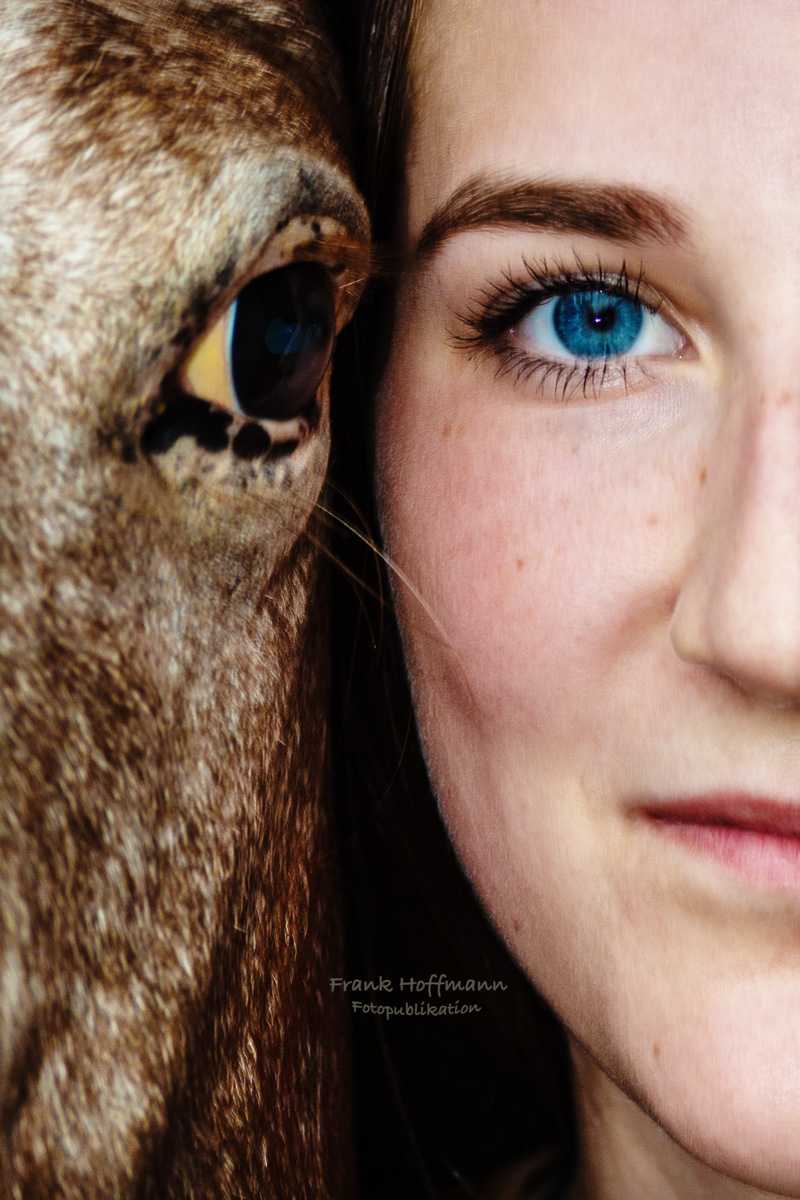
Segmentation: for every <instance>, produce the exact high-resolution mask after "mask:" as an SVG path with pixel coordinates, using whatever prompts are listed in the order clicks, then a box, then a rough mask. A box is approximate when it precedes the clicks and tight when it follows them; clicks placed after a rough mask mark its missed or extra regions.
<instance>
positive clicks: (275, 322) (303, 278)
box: [230, 263, 335, 421]
mask: <svg viewBox="0 0 800 1200" xmlns="http://www.w3.org/2000/svg"><path fill="white" fill-rule="evenodd" d="M334 328H335V311H334V304H333V294H332V291H331V285H330V281H329V279H328V275H327V273H326V272H325V270H324V269H323V268H322V267H320V266H319V265H318V264H317V263H294V264H292V265H291V266H288V267H281V268H279V269H278V270H277V271H269V272H267V274H265V275H259V277H258V278H257V279H254V280H252V282H251V283H249V284H248V285H247V287H245V288H243V289H242V291H241V292H240V293H239V295H238V297H237V299H236V311H235V314H234V317H233V328H232V331H231V343H230V363H231V375H232V378H233V388H234V391H235V393H236V399H237V401H238V403H239V407H240V408H241V409H242V411H243V412H244V413H246V414H247V415H248V416H250V417H260V418H267V419H271V420H275V421H286V420H289V419H290V418H291V417H295V416H297V415H298V414H299V413H300V412H302V410H303V409H304V408H305V406H306V405H307V404H308V402H309V400H311V398H312V396H313V395H314V394H315V392H316V390H317V388H318V387H319V385H320V383H321V382H322V378H323V376H324V374H325V371H326V370H327V367H328V362H329V361H330V356H331V350H332V348H333V334H334Z"/></svg>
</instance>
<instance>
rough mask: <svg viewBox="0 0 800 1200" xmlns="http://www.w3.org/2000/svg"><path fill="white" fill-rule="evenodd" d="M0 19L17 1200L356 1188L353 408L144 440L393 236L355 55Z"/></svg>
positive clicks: (2, 686) (120, 19) (144, 24)
mask: <svg viewBox="0 0 800 1200" xmlns="http://www.w3.org/2000/svg"><path fill="white" fill-rule="evenodd" d="M0 16H1V17H2V38H1V39H0V104H1V105H2V113H3V121H2V125H0V291H1V292H2V317H0V470H1V471H2V485H1V486H0V765H2V780H3V782H2V786H3V795H2V801H1V802H0V1112H1V1113H2V1131H3V1139H2V1142H1V1143H0V1195H2V1196H3V1197H5V1196H10V1197H14V1198H20V1197H26V1198H28V1197H31V1198H32V1197H87V1198H88V1197H100V1196H103V1197H117V1196H119V1197H122V1196H131V1197H133V1196H135V1197H138V1198H142V1200H143V1198H145V1197H156V1196H158V1197H170V1198H177V1197H187V1198H188V1197H200V1196H204V1197H205V1196H208V1197H219V1198H225V1197H231V1198H232V1197H234V1196H235V1197H251V1196H252V1197H256V1196H259V1197H277V1198H280V1200H283V1198H286V1200H290V1198H294V1197H298V1198H299V1197H314V1198H320V1200H322V1198H326V1197H331V1198H332V1200H333V1198H335V1197H345V1196H349V1195H350V1194H351V1191H350V1188H351V1180H350V1179H349V1169H350V1162H349V1150H348V1145H349V1141H348V1129H347V1113H348V1106H347V1102H346V1092H347V1055H346V1052H345V1041H344V1037H343V1027H342V1024H341V1013H340V1012H339V1011H337V1009H336V1008H335V1006H334V1005H333V1004H332V1003H331V1000H330V996H329V993H328V992H327V989H325V986H324V985H325V981H326V977H327V975H328V974H330V973H335V972H333V971H332V969H331V963H332V961H333V960H334V958H335V955H336V953H337V945H338V938H339V930H338V928H337V923H336V920H335V911H336V904H335V897H334V886H333V864H332V859H331V856H330V848H331V847H330V835H329V830H328V827H327V825H326V820H325V817H324V806H323V804H322V803H321V796H322V786H323V782H322V781H323V772H324V759H325V747H324V723H323V717H322V710H323V689H324V671H322V670H321V664H322V663H323V661H324V657H323V646H322V642H321V639H322V637H323V635H324V625H323V622H322V620H321V613H320V601H319V596H318V583H317V576H318V569H317V565H316V553H315V551H314V549H313V542H314V537H313V529H312V530H311V534H312V536H309V532H308V523H309V520H310V519H312V524H313V518H312V513H313V508H314V504H315V500H316V498H317V496H318V494H319V490H320V487H321V484H322V479H323V474H324V470H325V464H326V461H327V442H328V419H327V407H326V405H327V392H326V386H324V387H323V388H322V389H321V390H320V394H319V395H318V397H317V402H316V403H315V404H312V406H311V408H310V409H309V411H308V412H307V413H306V414H305V415H304V417H303V418H302V420H300V422H299V423H297V422H296V423H295V426H294V427H293V428H292V430H290V432H289V433H284V432H282V429H281V425H280V423H276V424H275V425H270V426H269V432H270V435H271V438H272V443H273V447H274V449H273V451H272V452H271V453H269V454H266V455H262V456H261V457H260V458H256V459H252V460H244V459H241V458H236V457H235V456H233V455H232V454H231V452H230V450H229V449H223V450H221V451H219V450H218V451H215V452H213V453H212V452H210V451H207V450H204V449H203V447H202V446H201V445H199V444H197V442H196V441H195V440H193V438H192V437H191V436H184V437H181V438H178V439H177V440H175V441H174V444H172V445H167V444H165V445H162V446H158V447H156V448H155V449H154V448H153V444H152V443H150V442H148V440H147V437H148V430H152V428H153V427H154V422H156V421H157V419H158V417H159V415H160V414H161V413H163V412H164V411H165V410H168V409H169V405H170V403H172V401H173V400H174V398H175V394H176V384H175V371H176V368H177V367H178V365H179V363H180V359H181V356H182V355H183V354H184V353H185V349H186V347H187V345H188V344H189V343H191V341H192V339H193V338H194V337H195V335H196V333H197V332H198V331H199V330H201V329H202V328H203V326H204V324H205V323H206V322H207V321H208V319H209V314H212V315H213V313H214V312H215V311H217V310H218V309H219V307H220V306H224V305H225V304H226V303H227V302H228V301H229V300H230V298H231V297H232V296H233V295H234V294H235V292H236V290H237V288H238V287H239V286H241V281H242V279H243V278H244V277H245V276H246V275H247V274H248V272H249V273H251V274H252V272H253V271H254V270H255V269H256V267H258V269H259V270H266V269H268V268H270V267H273V266H276V265H279V264H280V263H282V262H285V261H287V260H290V259H292V258H293V257H295V256H300V257H314V258H317V259H319V260H321V261H322V262H324V263H326V264H327V265H328V266H330V267H331V268H335V267H338V266H339V263H337V262H336V259H337V258H339V257H340V255H341V252H342V251H341V244H342V243H344V244H347V245H350V246H353V245H355V246H356V247H357V246H358V245H359V243H361V242H363V241H364V240H365V237H366V229H365V220H364V215H363V207H362V205H361V203H360V201H359V200H358V198H357V197H356V196H355V194H354V193H353V190H352V186H351V184H350V183H349V180H348V178H347V175H346V173H344V167H343V161H342V152H341V149H340V146H341V129H340V128H338V122H340V121H341V114H342V108H343V106H342V96H341V90H340V87H339V82H338V80H337V76H336V68H335V63H334V61H333V59H332V57H331V54H330V52H329V50H328V48H327V45H326V42H325V40H324V38H323V36H322V35H321V34H320V33H318V32H317V33H314V32H311V31H312V30H314V29H319V28H320V26H319V23H318V14H316V13H315V12H313V11H312V9H311V3H310V0H308V2H306V0H295V2H294V3H292V2H290V0H273V2H272V3H270V2H269V0H265V2H264V3H261V2H258V0H229V2H228V3H227V4H215V3H211V2H206V0H191V2H190V0H110V2H109V0H103V2H99V0H2V2H0ZM334 121H335V122H337V126H336V127H334V125H333V124H332V122H334ZM328 246H330V247H331V248H330V249H328ZM338 278H339V279H340V281H341V282H343V283H345V284H347V281H348V273H347V271H342V272H340V273H339V275H338ZM342 295H349V293H348V292H347V288H345V289H344V291H343V292H342ZM350 307H351V302H350V300H347V302H343V304H342V310H341V318H342V320H343V319H345V318H346V316H347V315H349V310H350ZM237 422H238V423H240V424H241V423H242V420H241V419H240V418H235V419H234V421H233V424H232V425H231V429H232V430H233V429H235V427H236V425H237ZM267 424H269V423H267ZM290 435H291V436H290Z"/></svg>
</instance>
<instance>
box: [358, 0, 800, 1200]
mask: <svg viewBox="0 0 800 1200" xmlns="http://www.w3.org/2000/svg"><path fill="white" fill-rule="evenodd" d="M798 62H800V15H798V10H797V6H796V5H795V4H793V3H788V2H783V0H777V2H776V3H771V4H769V5H765V4H763V3H759V2H756V0H734V2H732V3H727V4H724V5H719V4H712V3H698V2H697V0H674V2H673V3H670V4H668V5H665V4H663V3H661V2H660V0H607V2H604V3H599V2H595V0H557V2H556V0H543V2H541V3H532V2H531V0H492V2H491V3H486V2H485V0H425V2H424V3H423V5H422V9H421V22H420V25H419V27H418V28H417V30H416V32H415V38H414V43H413V48H412V56H411V81H412V97H413V101H412V107H411V113H410V125H409V131H408V135H409V136H408V146H407V154H406V195H405V204H404V206H403V212H402V214H401V221H400V229H399V233H400V237H401V241H402V243H403V245H404V246H405V248H406V251H407V254H408V269H407V271H406V273H405V275H404V277H403V279H402V281H401V284H400V287H399V292H398V298H397V305H396V310H395V313H394V317H393V333H392V343H391V349H390V354H389V359H388V364H387V367H386V371H385V375H384V378H383V381H382V385H381V388H380V394H379V399H378V466H377V470H378V480H379V492H380V501H381V509H382V520H383V527H384V533H385V537H386V542H387V549H388V552H389V554H390V556H391V557H392V558H393V559H394V560H395V561H396V563H397V565H398V567H399V568H400V570H401V571H402V572H403V573H404V575H405V576H406V577H407V579H408V581H409V583H410V584H411V585H412V587H411V588H407V587H405V586H404V585H402V584H399V583H398V584H397V585H396V599H397V604H398V610H399V615H400V621H401V627H402V630H403V636H404V640H405V644H406V649H407V654H408V659H409V669H410V675H411V681H412V687H413V690H414V694H415V700H416V704H417V713H418V720H419V725H420V730H421V733H422V737H423V742H424V745H425V750H426V755H427V758H428V762H429V766H430V770H431V775H432V778H433V781H434V785H435V788H436V790H437V793H438V796H439V800H440V803H441V807H442V811H443V813H444V816H445V819H446V821H447V823H448V826H449V829H450V832H451V835H452V837H453V840H454V843H455V845H456V848H457V850H458V853H459V855H460V857H461V859H462V861H463V863H464V865H465V868H466V870H467V872H468V873H469V875H470V876H471V878H472V879H473V881H474V883H475V886H476V888H477V890H478V892H479V894H480V896H481V898H482V900H483V902H484V904H485V905H486V907H487V909H488V911H489V913H490V914H491V916H492V919H493V921H494V922H495V924H496V926H497V928H498V929H499V931H500V933H501V935H502V936H503V938H504V939H505V941H506V943H507V944H508V946H509V947H510V949H511V951H512V953H513V954H514V955H515V956H516V957H517V958H518V960H519V961H520V962H521V963H522V965H523V967H524V968H525V970H526V971H527V973H528V975H529V976H530V978H531V979H532V981H533V982H534V983H535V984H536V985H537V987H539V989H540V990H541V991H542V993H543V994H544V995H545V997H546V998H547V999H548V1000H549V1002H550V1003H551V1004H552V1006H553V1008H554V1009H555V1011H556V1012H557V1013H558V1014H559V1016H560V1017H561V1019H562V1020H563V1021H564V1023H565V1026H566V1028H567V1031H568V1037H569V1040H570V1045H571V1049H572V1055H573V1061H574V1066H575V1076H576V1084H577V1088H576V1091H577V1100H578V1109H579V1117H580V1123H581V1134H582V1141H581V1145H582V1150H581V1162H580V1170H579V1175H578V1180H577V1183H576V1187H575V1191H574V1196H573V1200H589V1198H591V1200H641V1198H642V1197H647V1198H648V1200H695V1198H697V1200H699V1198H701V1197H702V1198H704V1200H705V1198H708V1197H713V1198H714V1200H723V1198H725V1200H727V1198H731V1200H745V1198H748V1200H750V1198H753V1197H763V1196H773V1195H774V1196H793V1197H798V1196H800V883H798V878H800V872H798V871H797V870H795V869H794V868H791V869H790V870H789V871H788V875H787V876H783V875H781V876H780V878H777V877H772V876H769V872H767V874H766V875H764V874H763V872H762V875H761V876H760V877H758V878H755V877H752V876H751V875H748V874H747V873H746V872H743V871H742V870H740V869H738V868H736V867H734V866H731V865H730V864H729V863H725V862H721V861H720V860H719V859H718V858H715V857H714V856H713V855H709V854H708V853H705V852H704V851H703V850H698V849H697V848H696V847H693V846H690V845H687V844H686V843H685V842H682V841H681V840H679V839H676V838H675V837H673V836H671V835H670V834H669V833H666V832H665V831H664V826H663V825H661V824H659V823H658V822H654V821H653V820H650V819H649V818H647V817H646V813H645V810H646V808H647V805H648V804H651V803H655V802H659V803H660V802H662V801H672V800H675V799H677V800H679V801H681V800H682V799H683V798H685V797H697V796H705V795H709V794H711V795H719V794H726V795H735V796H737V797H742V796H745V797H756V798H768V799H769V800H770V801H772V802H774V803H775V804H776V805H777V806H778V807H782V806H786V807H787V808H789V807H791V806H793V805H794V806H796V805H798V804H800V487H798V483H799V482H800V336H798V331H799V330H800V204H799V203H798V197H800V153H799V152H798V146H800V72H798V69H797V64H798ZM475 176H480V177H481V178H482V179H483V180H484V181H487V180H488V181H489V182H490V183H492V182H494V183H495V184H496V183H497V180H498V179H499V178H500V177H502V180H505V181H508V179H509V178H510V177H512V176H513V178H514V180H516V181H519V180H527V181H531V182H532V183H533V184H534V185H540V184H541V183H542V181H544V182H546V183H547V184H549V185H552V184H559V185H561V184H563V185H564V186H565V187H567V188H570V187H575V186H576V185H577V186H578V187H579V188H580V187H583V188H585V187H586V186H587V185H600V186H602V187H607V188H610V189H612V190H613V189H615V188H617V189H618V188H620V187H621V186H624V187H627V188H629V189H631V188H633V189H637V192H636V194H637V195H638V196H641V195H644V194H646V195H647V196H648V197H655V199H656V201H657V203H658V204H659V205H661V206H663V208H664V211H665V212H667V214H668V215H669V216H671V217H674V218H675V225H674V226H670V230H669V232H668V234H667V235H665V232H664V229H663V228H662V229H661V231H660V232H659V230H657V229H650V230H649V231H648V230H644V229H643V228H641V227H637V228H636V229H633V228H628V229H627V231H625V230H617V231H616V232H615V233H613V236H612V235H609V234H608V233H606V235H604V236H600V235H599V234H598V233H597V232H592V231H591V230H590V229H587V228H582V229H580V230H576V229H566V230H565V229H556V228H553V227H552V222H550V224H547V223H545V224H544V225H543V224H541V223H539V224H536V223H533V222H532V221H526V220H525V219H524V218H523V217H520V216H519V215H518V216H517V217H515V219H514V220H513V221H512V222H506V223H504V224H502V225H498V224H497V223H496V222H495V223H492V222H490V221H486V222H484V223H475V224H472V225H470V226H469V227H462V228H459V229H456V230H454V231H452V232H451V233H450V234H449V236H444V237H443V238H441V239H440V240H439V241H437V242H436V244H435V245H434V246H432V247H431V248H430V249H429V251H428V252H426V253H424V254H417V253H416V252H415V251H416V247H417V244H418V241H419V238H420V236H421V234H422V232H423V230H424V229H425V227H426V225H427V224H428V222H429V221H430V220H431V217H432V216H433V215H434V213H436V212H437V210H440V208H441V206H442V205H443V204H445V203H446V202H447V200H448V198H449V197H451V196H452V194H453V193H454V192H455V191H456V190H457V189H458V188H459V187H460V186H461V185H463V184H464V183H465V182H466V181H467V180H469V179H471V178H473V177H475ZM659 211H661V210H659ZM678 227H680V228H679V229H678ZM559 275H560V276H561V277H562V279H563V277H564V276H569V278H573V277H575V276H582V278H583V280H584V284H583V286H584V290H585V288H586V287H588V286H590V284H589V283H587V282H586V280H587V279H591V280H593V281H595V282H594V283H593V284H592V286H595V287H596V288H599V289H601V290H602V288H603V287H606V288H608V287H611V288H612V289H613V288H614V287H617V289H618V290H619V287H620V286H621V285H620V284H619V280H620V279H624V278H625V277H627V279H628V281H629V287H630V280H631V279H633V280H634V281H638V282H637V288H638V291H636V299H635V303H638V304H640V305H644V307H645V310H646V311H647V312H648V313H650V314H652V315H653V322H654V324H653V331H652V336H651V340H650V341H648V342H646V343H642V344H643V345H644V353H642V354H641V355H638V356H637V355H630V356H629V357H628V359H627V361H626V364H625V377H624V378H623V376H622V372H621V371H620V369H619V362H617V363H616V364H615V363H611V365H610V368H609V370H608V371H607V372H606V374H605V376H603V377H602V378H601V377H600V373H599V372H596V373H595V374H593V375H591V377H589V376H588V375H587V373H586V371H585V369H584V368H585V363H584V364H583V366H582V367H581V369H580V371H579V372H578V374H577V375H575V374H574V359H573V360H568V356H567V357H565V355H566V351H561V352H560V353H561V357H560V358H558V354H557V355H556V357H557V368H556V369H553V368H552V361H551V360H552V356H553V353H554V351H553V348H552V344H550V343H548V344H545V342H544V341H543V337H544V335H543V333H542V329H543V327H544V326H543V323H542V321H540V323H539V324H538V325H537V324H536V323H535V322H533V323H532V322H531V320H528V319H526V317H525V315H524V314H522V313H521V312H520V311H519V305H518V306H517V309H515V310H514V319H513V320H511V319H509V322H508V325H509V328H506V329H500V324H501V322H500V321H495V323H494V325H493V326H492V330H491V336H490V335H489V334H487V333H486V328H485V325H486V323H485V322H484V326H482V333H481V336H482V338H483V341H482V342H481V345H480V347H478V346H476V345H475V336H474V335H475V332H476V331H475V324H474V319H475V318H474V314H475V312H476V310H478V309H480V308H481V305H482V304H485V297H486V295H487V293H488V294H489V295H490V296H493V297H495V307H497V305H498V304H500V305H501V306H502V305H503V304H505V303H506V299H507V296H508V293H509V290H510V288H511V285H510V284H509V278H510V279H512V280H513V281H515V283H517V284H519V285H520V286H523V287H530V286H531V279H532V278H534V277H535V280H534V282H535V281H536V280H538V281H539V282H538V283H537V284H536V286H539V285H540V284H541V281H542V280H543V279H545V278H548V279H551V280H552V278H553V277H554V276H559ZM598 278H599V280H600V282H599V283H598V282H596V281H597V279H598ZM609 280H610V281H612V283H611V284H609ZM498 296H499V297H500V300H499V301H498V300H497V297H498ZM517 298H518V297H517ZM528 307H529V310H532V309H533V308H534V307H535V304H534V302H533V301H531V303H530V304H529V306H528ZM502 311H503V312H506V311H508V310H507V308H503V310H502ZM542 311H544V310H542ZM471 314H472V315H471ZM471 319H472V321H473V324H470V320H471ZM545 324H546V322H545ZM465 337H472V338H473V341H472V343H471V345H465V344H464V342H463V339H464V338H465ZM459 339H462V340H461V341H460V342H459ZM534 358H535V359H536V360H537V363H538V365H531V360H532V359H534ZM543 359H544V360H545V365H544V366H542V360H543ZM548 362H550V364H551V365H550V367H549V368H547V363H548ZM565 362H566V364H567V365H566V366H565V365H564V364H565ZM569 371H573V374H572V375H570V374H569ZM421 601H422V602H421Z"/></svg>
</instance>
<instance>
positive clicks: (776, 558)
mask: <svg viewBox="0 0 800 1200" xmlns="http://www.w3.org/2000/svg"><path fill="white" fill-rule="evenodd" d="M730 426H731V427H730V428H728V429H727V430H726V431H724V434H723V436H722V437H721V439H720V443H719V446H718V447H717V450H716V452H715V453H714V454H712V457H711V459H710V460H709V466H708V474H707V482H706V485H705V488H704V491H703V495H702V497H701V500H700V508H699V510H698V520H697V526H696V528H697V537H696V542H695V545H694V547H693V553H692V556H691V559H690V562H689V566H688V569H687V571H686V573H685V575H684V578H683V581H682V587H681V589H680V593H679V597H678V602H677V605H676V608H675V611H674V614H673V619H672V626H671V638H672V644H673V647H674V649H675V652H676V653H677V654H678V655H679V657H680V658H682V659H684V660H685V661H687V662H690V663H695V664H699V665H702V666H705V667H707V668H709V669H710V670H713V671H715V672H716V673H718V674H720V675H722V676H725V677H727V678H728V679H729V680H731V681H733V682H734V683H735V684H736V685H737V686H738V687H740V688H742V689H743V690H744V691H745V692H747V693H749V694H751V695H752V696H753V697H754V698H758V699H759V700H761V701H762V702H766V703H769V704H772V705H778V706H790V705H796V704H800V390H798V389H794V390H793V391H779V390H775V391H774V392H772V393H766V392H762V393H761V395H760V396H758V397H757V398H756V400H755V402H754V403H753V404H751V405H749V406H747V407H743V408H742V409H741V410H739V413H738V415H737V416H736V418H735V420H732V421H731V422H730Z"/></svg>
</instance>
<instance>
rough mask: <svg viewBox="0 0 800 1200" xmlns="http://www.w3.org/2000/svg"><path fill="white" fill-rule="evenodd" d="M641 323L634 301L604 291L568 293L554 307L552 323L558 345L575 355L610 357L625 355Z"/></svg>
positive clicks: (634, 339)
mask: <svg viewBox="0 0 800 1200" xmlns="http://www.w3.org/2000/svg"><path fill="white" fill-rule="evenodd" d="M643 322H644V309H643V307H642V305H641V304H639V303H638V302H637V301H636V300H628V299H626V297H625V296H609V295H608V293H607V292H602V291H587V292H570V293H568V294H567V295H566V296H562V297H561V298H560V299H559V301H558V303H557V304H556V305H555V307H554V309H553V326H554V328H555V332H556V334H557V335H558V338H559V340H560V341H561V344H562V345H563V346H564V348H565V350H567V351H568V353H570V354H573V355H575V357H576V358H586V359H592V358H613V357H614V356H616V355H622V354H627V353H628V352H629V351H630V349H631V347H632V346H633V345H634V343H635V341H636V339H637V337H638V336H639V333H640V331H641V328H642V324H643Z"/></svg>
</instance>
